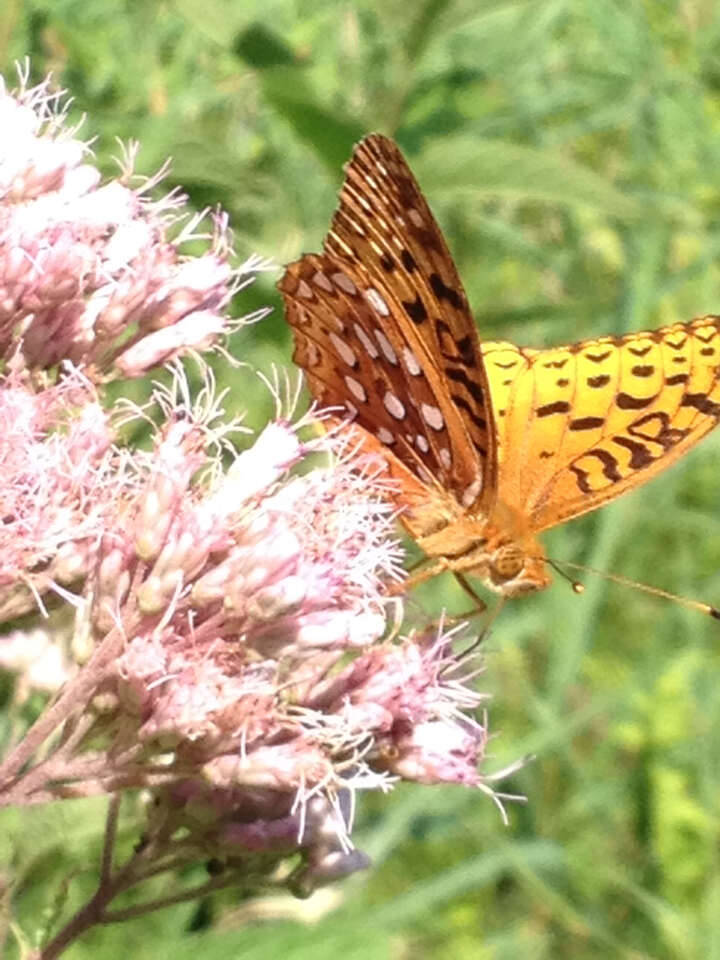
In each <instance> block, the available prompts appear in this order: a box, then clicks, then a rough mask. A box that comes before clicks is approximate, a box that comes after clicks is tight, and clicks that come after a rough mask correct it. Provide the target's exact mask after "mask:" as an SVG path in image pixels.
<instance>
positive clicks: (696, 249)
mask: <svg viewBox="0 0 720 960" xmlns="http://www.w3.org/2000/svg"><path fill="white" fill-rule="evenodd" d="M719 54H720V12H719V11H718V7H717V5H716V4H715V3H714V2H713V0H683V2H680V0H646V2H640V0H587V2H571V0H516V2H479V0H417V2H414V3H413V2H410V3H408V2H407V0H382V2H378V0H358V2H354V3H350V2H347V3H346V2H337V0H243V2H242V3H240V2H235V3H233V2H230V0H202V2H200V0H169V2H165V3H155V2H150V0H148V2H132V0H124V2H114V3H111V2H109V0H105V2H103V0H45V2H43V0H5V2H4V3H3V4H2V5H0V71H1V72H3V73H4V75H5V77H6V79H7V81H8V83H9V85H10V86H12V85H13V84H14V68H13V61H14V60H15V59H16V58H19V57H24V56H25V55H29V56H30V57H31V65H32V73H33V77H34V79H36V80H37V79H41V78H42V77H43V76H44V75H45V74H46V72H47V71H48V70H52V71H53V72H54V74H55V78H56V80H57V82H58V83H59V84H60V85H62V86H64V87H66V88H67V89H68V90H69V91H70V92H71V93H72V95H73V96H74V98H75V107H76V109H77V111H78V113H79V112H86V113H87V115H88V118H89V119H88V123H87V126H86V128H85V130H86V133H87V135H90V134H95V133H96V134H97V135H98V139H97V142H96V145H95V149H96V153H97V157H98V160H99V162H100V164H101V166H102V167H103V169H105V170H106V171H107V172H108V173H112V172H114V166H113V163H112V159H111V158H112V157H113V155H117V153H118V148H117V145H116V143H115V138H116V137H120V138H121V139H122V140H125V141H127V140H128V139H131V138H137V139H139V140H140V142H141V144H142V151H141V154H140V164H139V166H140V168H141V170H142V171H143V172H146V173H150V172H152V171H154V170H155V169H156V168H157V167H158V166H159V165H160V164H161V162H162V161H163V159H164V158H165V157H166V156H167V155H172V157H173V158H174V165H173V172H172V178H171V180H172V182H177V183H180V184H182V185H183V186H184V187H185V188H186V189H187V190H188V191H189V192H190V194H191V197H192V200H193V203H194V204H196V205H197V206H198V207H202V206H204V205H206V204H211V205H216V204H220V205H222V206H223V207H225V208H226V209H227V210H228V211H229V212H230V214H231V218H232V224H233V227H234V230H235V238H236V247H237V250H238V253H239V255H240V256H244V255H246V254H249V253H251V252H253V251H256V252H259V253H261V254H263V255H266V256H272V257H274V258H276V259H277V261H278V262H279V263H283V262H285V261H288V260H291V259H293V258H295V257H296V256H297V255H298V254H299V253H300V252H302V251H309V250H317V249H319V246H320V244H321V241H322V237H323V235H324V232H325V230H326V229H327V225H328V223H329V219H330V215H331V213H332V210H333V208H334V204H335V195H336V191H337V189H338V186H339V184H340V180H341V176H342V171H341V165H342V163H343V162H344V161H345V160H346V159H347V158H348V156H349V154H350V151H351V147H352V144H353V142H354V141H355V140H356V139H357V138H359V137H360V136H361V135H362V134H363V133H366V132H369V131H371V130H381V131H383V132H386V133H389V134H392V135H393V136H395V137H396V138H397V139H398V141H399V142H400V144H401V145H402V147H403V148H404V150H405V151H406V154H407V156H408V158H409V160H410V162H411V164H412V166H413V168H414V170H415V171H416V174H417V176H418V178H419V180H420V182H421V184H422V186H423V188H424V190H425V192H426V195H427V197H428V199H429V201H430V203H431V205H432V207H433V209H434V211H435V213H436V215H437V217H438V219H439V220H440V222H441V224H442V226H443V228H444V229H445V231H446V233H447V237H448V241H449V244H450V247H451V249H452V250H453V251H454V254H455V257H456V259H457V263H458V266H459V269H460V273H461V275H462V277H463V278H464V281H465V284H466V287H467V290H468V293H469V296H470V299H471V302H472V304H473V306H474V309H475V312H476V315H477V322H478V326H479V328H480V331H481V333H482V335H484V336H486V337H493V338H507V339H512V340H514V341H516V342H521V343H523V344H529V345H533V346H541V345H550V344H553V343H559V342H563V341H565V340H567V339H578V338H581V337H587V336H591V335H594V334H604V333H609V332H615V333H620V332H624V331H628V330H633V329H642V328H644V327H647V326H654V325H659V324H661V323H665V322H671V321H673V320H675V319H689V318H690V317H692V316H694V315H696V314H701V313H707V312H713V311H718V312H720V289H719V286H718V281H719V280H720V270H719V268H718V263H717V259H718V251H720V172H719V171H720V100H719V99H718V94H719V93H720V59H719ZM1 136H2V131H0V137H1ZM277 276H279V273H278V274H277V275H274V276H273V275H270V276H268V277H266V278H265V279H264V280H263V281H262V282H259V283H258V284H256V285H255V287H254V288H253V290H252V293H251V296H250V297H249V298H248V297H247V296H244V297H243V299H242V302H241V305H240V307H241V309H242V310H243V311H248V310H249V309H250V308H251V307H252V306H254V305H255V304H262V303H272V304H273V305H274V306H275V308H276V309H275V311H274V313H273V314H272V315H271V316H270V317H269V318H268V319H266V320H265V321H263V322H262V323H261V324H259V325H257V326H255V327H253V328H252V329H249V330H245V331H244V332H242V333H241V334H240V335H239V337H238V338H237V341H236V343H235V349H236V352H237V354H238V355H239V356H242V357H243V358H244V359H245V360H247V361H248V362H249V363H251V364H252V365H254V366H256V367H258V368H260V369H265V370H267V369H268V367H269V365H270V363H272V362H274V363H278V364H283V365H289V363H290V344H289V336H288V331H287V330H286V328H285V326H284V323H283V320H282V313H281V310H280V308H279V298H278V296H277V294H276V293H275V291H274V288H273V282H274V280H275V279H276V278H277ZM231 376H232V377H233V379H234V380H236V381H237V383H238V384H240V386H238V387H237V388H236V389H235V392H234V394H233V398H232V402H233V404H234V405H236V406H237V408H244V407H248V409H249V419H250V421H251V423H253V424H256V425H257V424H260V423H262V421H263V418H264V417H265V416H266V415H267V413H268V412H269V404H268V398H267V393H266V391H265V389H264V388H263V387H262V386H261V385H259V384H258V386H257V387H256V386H255V385H254V379H253V377H251V376H244V375H242V374H238V373H233V374H231ZM719 455H720V436H715V437H711V438H710V439H709V440H708V441H706V442H705V443H704V444H703V445H701V447H700V448H698V449H697V450H695V451H693V452H692V453H691V454H690V455H689V456H688V457H687V458H686V460H685V461H684V462H683V463H681V464H680V465H678V466H677V467H675V468H674V469H673V470H672V471H670V472H669V473H668V474H666V475H664V476H662V477H661V478H658V479H657V480H655V481H654V482H652V483H651V484H650V485H649V486H648V487H647V488H644V489H642V490H641V491H639V492H637V493H635V494H632V495H629V496H627V497H625V498H624V499H623V500H622V501H620V502H619V503H617V504H615V505H613V506H610V507H608V508H606V509H604V510H602V511H600V512H599V513H598V514H597V515H593V516H591V517H588V518H586V519H583V520H581V521H577V522H574V523H572V524H569V525H568V526H567V527H566V528H563V529H560V530H558V531H554V532H552V534H551V535H550V536H548V537H547V538H546V539H547V543H548V548H549V552H550V554H551V555H552V556H553V557H557V558H560V559H562V558H564V559H567V560H573V561H577V562H581V563H587V564H589V565H590V566H593V567H599V568H602V569H607V570H611V571H615V572H617V573H620V574H623V575H625V576H628V577H631V578H636V579H638V580H641V581H643V582H649V583H652V584H655V585H657V586H660V587H665V588H667V589H670V590H673V591H676V592H678V593H681V594H684V595H687V596H691V597H698V598H701V599H707V600H710V601H713V600H714V602H716V603H718V602H720V574H719V573H718V572H717V571H718V561H719V560H720V510H719V509H718V506H717V502H718V495H720V471H719V470H718V457H719ZM586 584H587V590H586V593H585V595H584V596H583V597H576V596H575V595H574V594H573V593H572V592H571V591H570V589H569V588H568V586H567V585H566V584H564V583H562V582H559V583H556V584H555V585H554V586H553V587H552V589H551V590H549V591H547V592H546V594H545V595H542V596H534V597H529V598H527V599H524V600H519V601H516V602H513V603H510V604H508V605H507V606H506V608H505V609H504V610H503V612H502V616H501V618H500V620H499V622H498V623H497V625H496V627H495V630H494V633H493V635H492V638H491V641H490V650H489V655H488V659H487V669H486V672H485V674H484V676H483V677H482V678H481V679H480V683H481V684H482V685H483V687H484V688H486V689H489V690H491V691H492V693H493V694H494V701H493V704H492V710H491V719H492V723H493V726H494V728H495V729H496V730H497V731H498V732H499V736H498V737H497V738H496V740H495V741H494V744H493V746H494V751H495V761H494V762H496V763H497V765H498V766H499V765H500V764H502V763H504V762H506V761H509V760H511V759H513V758H515V757H517V756H518V755H521V754H524V753H526V752H533V753H536V754H537V759H536V760H535V762H534V763H533V764H531V765H530V766H529V767H527V768H526V770H525V771H524V772H523V773H522V774H521V775H519V776H517V777H516V778H515V780H514V783H513V787H515V788H517V789H519V790H522V791H523V792H525V793H526V794H527V796H528V798H529V803H528V805H527V806H526V807H516V808H512V810H511V823H510V826H509V827H508V828H505V827H503V826H502V824H501V823H500V820H499V818H498V816H497V813H496V811H495V810H494V808H493V807H492V805H491V804H490V803H488V802H487V800H486V799H485V798H483V797H482V796H481V795H478V794H475V793H472V792H470V791H463V790H461V789H455V790H452V789H443V790H439V789H435V790H433V789H428V788H424V789H411V788H409V787H404V788H401V789H399V790H397V791H396V793H395V794H394V795H393V796H391V797H389V798H373V799H372V800H371V801H370V802H368V803H366V804H365V805H364V806H363V808H362V810H361V814H360V823H359V828H358V835H357V837H358V841H359V844H360V846H362V847H363V848H364V849H367V850H369V851H370V852H371V853H372V854H373V856H374V860H375V867H374V869H373V870H372V871H370V872H369V873H367V874H366V875H365V876H363V877H361V878H359V879H353V880H352V881H350V882H348V883H346V884H345V885H344V886H342V887H341V888H339V889H338V890H336V891H329V892H325V893H324V894H319V895H317V896H316V897H314V898H312V899H311V900H310V901H308V902H307V903H286V902H285V901H281V902H277V903H274V904H273V903H271V904H265V905H263V904H257V903H249V902H244V901H243V900H242V896H241V894H239V893H238V894H236V895H233V896H232V897H230V896H225V897H224V899H223V898H220V899H217V900H213V901H208V902H206V903H203V904H200V905H199V906H193V907H188V906H186V905H184V906H181V907H177V908H175V909H169V910H166V911H164V912H163V913H161V914H158V915H156V916H153V917H150V918H146V919H144V920H142V921H137V922H135V923H133V924H129V925H126V926H125V927H116V928H110V929H105V930H102V931H97V932H96V933H95V934H94V936H92V937H88V938H86V939H85V940H84V941H83V942H82V943H80V944H78V945H76V946H75V947H74V948H72V949H71V950H70V952H69V953H68V956H70V957H72V958H84V957H86V956H87V957H89V956H91V955H92V956H93V957H116V956H119V955H120V952H121V951H124V952H128V953H131V954H132V955H133V956H134V957H136V958H142V957H150V956H152V957H170V956H172V957H173V958H174V960H183V958H185V957H188V958H189V957H194V956H198V955H200V956H202V957H203V958H204V960H211V958H215V957H217V958H220V957H222V958H228V957H235V956H238V957H240V956H242V957H244V958H255V957H258V958H261V957H268V956H283V957H285V958H286V960H291V958H296V957H297V958H301V957H306V956H312V957H313V958H315V960H323V958H328V960H330V958H337V957H338V956H342V957H344V958H345V960H350V958H353V960H355V958H357V960H364V958H370V957H372V958H383V957H387V958H405V957H413V958H423V957H453V958H457V960H463V958H473V960H476V958H479V960H484V958H487V960H503V958H513V960H514V958H516V957H518V956H522V957H525V958H530V960H535V958H538V960H539V958H546V957H547V958H550V957H552V958H581V960H585V958H597V957H608V956H613V957H614V956H618V957H623V958H628V960H630V958H633V960H637V958H646V957H651V958H664V957H680V958H696V957H697V958H713V957H720V862H719V845H718V843H719V840H720V792H719V789H718V788H719V786H720V742H719V741H720V736H719V734H720V625H719V624H717V623H715V622H711V621H709V620H707V619H705V618H703V617H702V616H701V615H699V614H697V613H693V612H688V611H685V610H683V609H682V608H681V607H679V606H677V605H674V604H671V603H668V602H663V601H659V600H656V599H653V598H650V597H647V596H645V595H643V594H641V593H638V592H637V591H635V590H632V589H629V588H625V587H618V586H614V585H612V584H609V583H607V582H606V581H603V580H601V579H596V578H591V577H589V576H588V577H586ZM422 602H423V604H424V605H425V606H426V608H428V609H432V610H434V611H437V610H438V609H439V608H440V607H441V606H442V604H443V603H446V602H447V603H450V604H455V603H457V602H458V598H457V596H456V595H455V593H454V587H453V585H452V583H450V582H448V583H447V584H446V583H440V582H434V583H433V584H432V585H431V587H430V588H428V589H426V590H425V591H424V593H423V596H422ZM100 822H101V813H100V811H98V809H97V806H96V805H94V804H87V803H75V802H73V803H69V802H68V803H66V804H64V805H62V806H58V807H56V808H53V809H45V810H42V809H41V810H35V811H31V812H29V813H27V812H25V813H22V814H19V813H12V814H7V813H6V814H4V815H3V817H2V820H0V859H1V860H2V863H3V870H4V872H5V879H6V880H9V879H10V877H11V875H12V877H13V878H15V880H17V882H18V883H19V888H18V890H16V891H15V896H16V899H17V900H18V902H19V909H20V920H21V922H22V924H23V926H24V927H25V929H32V928H33V927H34V926H36V925H37V924H38V923H41V922H46V921H47V919H48V918H49V917H50V916H51V914H52V911H53V909H54V903H55V898H56V897H58V896H60V895H63V896H64V893H63V892H62V891H64V889H65V886H64V885H65V884H66V881H67V882H69V890H70V893H69V896H70V903H72V902H74V900H75V897H76V892H75V891H77V890H80V891H82V889H83V888H85V890H86V891H87V890H89V889H91V886H92V881H93V876H92V868H94V866H95V864H96V862H97V849H98V840H97V835H96V832H97V829H98V828H99V824H100ZM18 878H19V880H18ZM59 890H60V891H61V894H58V891H59ZM77 895H78V896H79V894H77Z"/></svg>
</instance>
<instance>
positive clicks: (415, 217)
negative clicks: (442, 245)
mask: <svg viewBox="0 0 720 960" xmlns="http://www.w3.org/2000/svg"><path fill="white" fill-rule="evenodd" d="M407 215H408V216H409V217H410V220H411V222H412V224H413V226H415V227H418V228H420V227H422V226H424V225H425V221H424V220H423V218H422V217H421V216H420V214H419V213H418V212H417V210H416V209H415V207H410V209H409V210H408V212H407Z"/></svg>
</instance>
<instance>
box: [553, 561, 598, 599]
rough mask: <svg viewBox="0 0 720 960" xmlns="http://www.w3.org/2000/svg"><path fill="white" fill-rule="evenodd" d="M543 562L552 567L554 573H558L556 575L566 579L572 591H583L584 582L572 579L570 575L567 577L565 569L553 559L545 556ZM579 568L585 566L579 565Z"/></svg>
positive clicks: (582, 568) (583, 568)
mask: <svg viewBox="0 0 720 960" xmlns="http://www.w3.org/2000/svg"><path fill="white" fill-rule="evenodd" d="M545 562H546V563H547V564H548V566H550V567H552V568H553V570H554V571H555V573H557V574H558V576H560V577H562V578H563V580H567V582H568V583H569V584H570V586H571V587H572V590H573V593H585V584H584V583H582V582H581V581H580V580H573V578H572V577H569V576H568V575H567V573H565V571H564V570H563V569H561V568H560V567H559V566H558V565H557V563H556V562H555V561H554V560H551V559H550V558H549V557H545ZM579 569H581V570H585V567H580V568H579ZM593 572H595V571H593Z"/></svg>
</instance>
